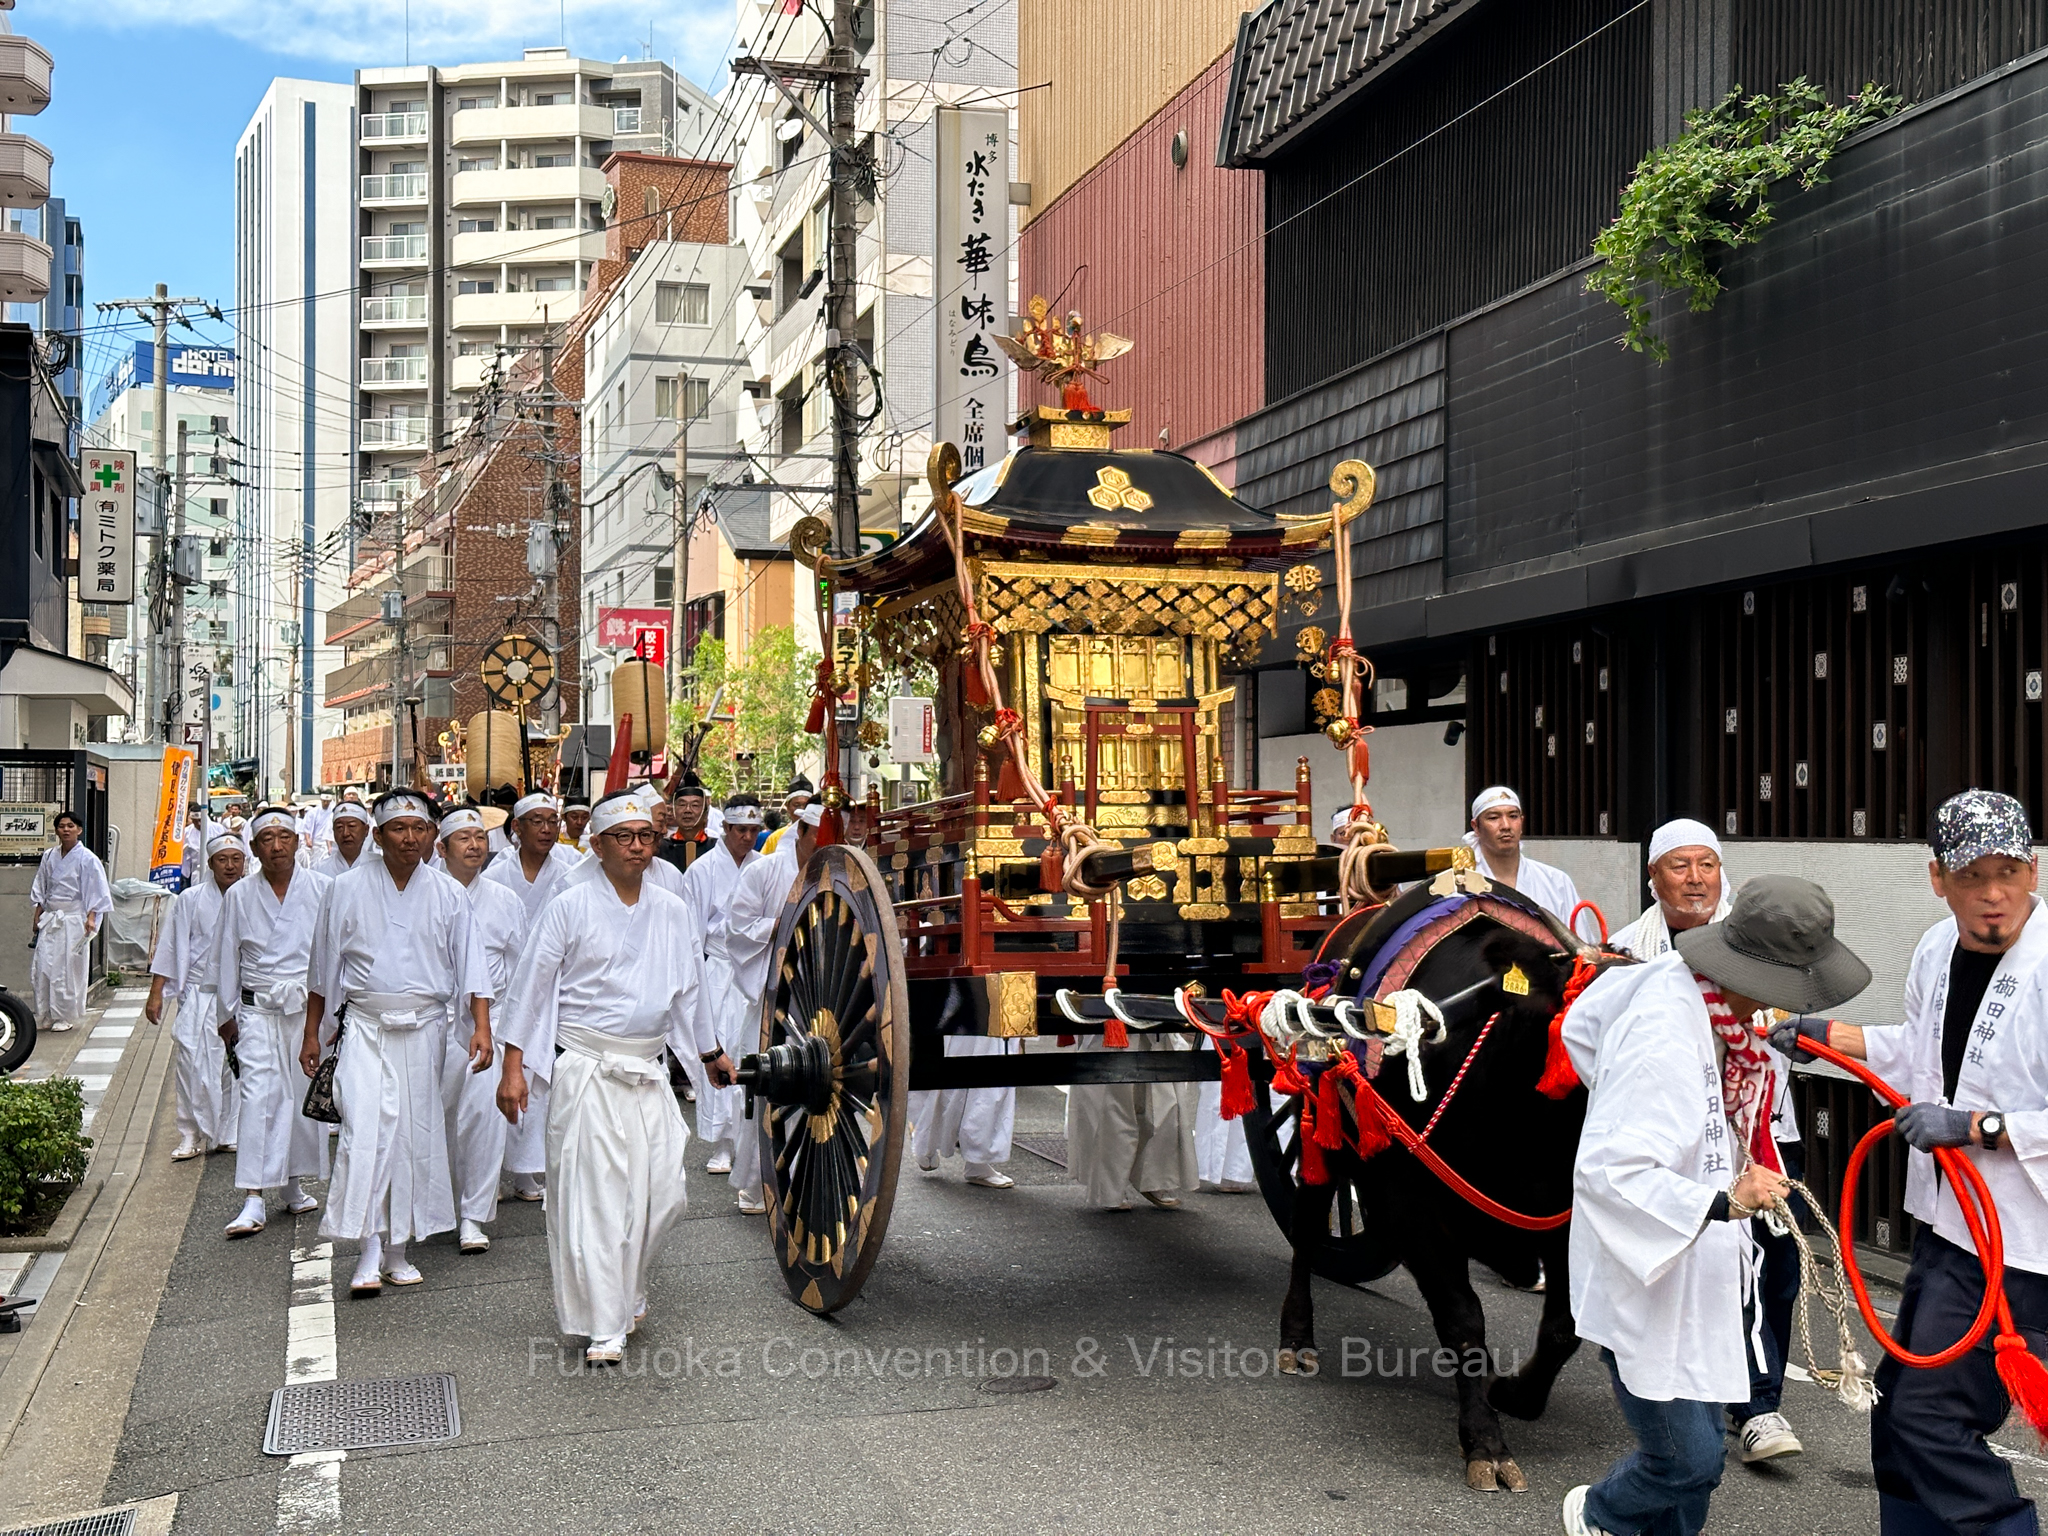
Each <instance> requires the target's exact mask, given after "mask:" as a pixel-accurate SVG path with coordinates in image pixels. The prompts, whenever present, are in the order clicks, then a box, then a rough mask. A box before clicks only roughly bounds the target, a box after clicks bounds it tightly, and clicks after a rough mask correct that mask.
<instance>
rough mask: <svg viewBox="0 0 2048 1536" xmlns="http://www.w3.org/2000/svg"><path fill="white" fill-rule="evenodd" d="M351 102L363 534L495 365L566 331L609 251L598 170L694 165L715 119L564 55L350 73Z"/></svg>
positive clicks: (404, 490)
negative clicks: (548, 333) (672, 159)
mask: <svg viewBox="0 0 2048 1536" xmlns="http://www.w3.org/2000/svg"><path fill="white" fill-rule="evenodd" d="M353 100H354V103H355V105H356V108H357V111H358V114H359V116H358V124H357V135H356V146H355V155H354V161H355V165H354V178H355V179H354V186H355V188H356V200H357V209H358V216H357V235H356V247H355V257H356V270H355V287H356V290H357V294H358V303H359V311H358V316H357V334H356V344H355V351H356V354H357V357H356V361H355V365H354V368H355V374H356V381H357V406H356V409H357V414H358V417H359V423H358V429H357V446H358V449H359V460H358V466H357V479H358V481H359V485H358V488H357V494H358V499H359V502H360V504H361V506H362V509H363V512H364V514H365V515H366V516H368V517H376V516H381V515H383V514H384V513H385V512H386V511H388V510H390V509H392V508H394V507H396V506H397V505H398V504H399V503H400V502H401V501H403V500H408V499H410V497H411V496H413V495H416V494H417V493H418V491H419V488H420V473H421V468H422V465H423V464H424V463H425V462H426V459H425V457H424V456H427V455H431V454H432V453H434V452H436V451H440V450H446V449H448V448H449V447H450V446H451V444H452V442H453V440H454V438H455V437H456V436H457V435H459V434H460V432H461V431H462V429H463V428H464V427H465V426H466V424H467V422H468V421H469V419H470V416H471V414H472V412H473V410H474V408H475V400H476V397H477V391H478V390H479V388H480V387H481V386H482V384H483V382H484V380H485V378H486V376H488V375H492V374H494V373H497V372H500V371H502V370H503V369H504V368H505V367H506V366H507V364H506V362H504V361H501V358H500V353H501V350H504V349H512V350H514V351H516V349H519V348H522V347H530V346H532V345H535V344H537V343H538V342H539V341H540V339H541V336H542V334H543V333H544V331H545V330H546V329H547V328H548V327H549V326H550V325H553V326H560V325H561V324H562V323H563V322H564V321H566V320H568V319H569V318H570V317H571V316H573V315H574V314H575V313H576V311H577V309H578V307H579V306H580V304H581V302H582V298H583V290H584V287H585V286H586V284H587V283H588V282H589V280H590V275H591V270H592V267H593V265H594V263H595V262H596V261H597V260H598V259H599V258H600V257H601V256H602V255H603V251H604V228H605V224H606V221H607V218H608V216H609V213H610V210H608V209H607V208H606V206H605V201H604V194H605V179H604V175H603V172H602V170H601V167H602V166H603V165H604V163H605V161H606V160H607V159H608V158H609V157H610V156H611V155H612V154H613V153H615V152H617V151H632V152H638V153H650V154H668V155H681V156H685V157H693V156H695V155H697V154H698V152H699V150H700V149H701V147H702V145H703V143H704V141H705V140H706V138H707V137H708V136H710V135H711V134H712V132H713V129H714V117H715V113H716V110H717V109H716V106H715V104H714V103H713V102H712V100H711V98H710V97H708V96H706V95H705V94H704V93H703V92H702V91H700V90H699V89H698V88H697V87H696V86H694V85H692V84H691V83H690V82H689V81H688V80H685V79H683V78H682V77H681V76H679V75H677V74H676V73H675V71H674V70H672V69H671V68H670V67H669V66H668V65H666V64H664V63H661V62H660V61H658V60H643V61H639V62H628V61H621V62H619V63H617V64H606V63H600V62H597V61H594V60H590V59H579V58H575V57H573V56H571V54H570V53H569V52H568V50H567V49H564V48H529V49H528V50H526V53H525V55H524V56H523V57H522V58H519V59H515V60H508V61H502V62H498V63H484V64H464V65H457V66H454V67H451V68H445V69H443V68H434V67H431V66H424V65H422V66H415V67H408V68H397V69H365V70H359V71H357V72H356V77H355V87H354V96H353Z"/></svg>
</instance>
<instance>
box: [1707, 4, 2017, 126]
mask: <svg viewBox="0 0 2048 1536" xmlns="http://www.w3.org/2000/svg"><path fill="white" fill-rule="evenodd" d="M1733 21H1734V28H1733V33H1734V58H1733V60H1732V65H1733V70H1734V78H1735V81H1736V83H1738V84H1739V85H1741V86H1742V87H1743V89H1744V90H1745V91H1760V90H1767V89H1770V88H1771V87H1774V86H1777V85H1779V84H1782V83H1783V82H1785V81H1788V80H1792V79H1795V78H1797V77H1798V76H1801V75H1804V76H1805V77H1806V78H1807V79H1809V80H1811V81H1812V82H1813V83H1814V84H1815V85H1818V86H1820V87H1821V88H1822V89H1823V90H1825V91H1826V92H1827V93H1828V97H1829V99H1830V100H1834V101H1839V100H1841V99H1842V98H1843V97H1844V96H1846V95H1847V94H1849V93H1850V92H1851V91H1856V90H1860V89H1861V88H1862V87H1863V86H1864V85H1865V84H1866V83H1871V82H1874V83H1876V84H1878V85H1881V86H1884V87H1885V88H1887V89H1889V90H1894V91H1897V92H1899V93H1900V94H1901V95H1903V96H1904V97H1905V98H1906V100H1908V101H1927V100H1930V99H1931V98H1933V97H1936V96H1939V95H1940V94H1941V93H1942V92H1943V91H1949V90H1954V89H1955V88H1956V87H1957V86H1959V85H1962V84H1963V83H1965V82H1966V81H1969V80H1974V79H1976V78H1977V76H1979V75H1982V74H1988V73H1989V72H1990V71H1992V70H1994V69H1996V68H1998V66H1999V65H2001V64H2007V63H2010V62H2011V61H2012V60H2014V59H2018V58H2023V57H2024V56H2025V55H2027V54H2029V53H2032V52H2033V51H2034V50H2035V49H2037V48H2041V47H2044V46H2048V0H1734V16H1733Z"/></svg>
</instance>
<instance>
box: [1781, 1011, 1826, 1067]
mask: <svg viewBox="0 0 2048 1536" xmlns="http://www.w3.org/2000/svg"><path fill="white" fill-rule="evenodd" d="M1802 1040H1818V1041H1819V1042H1820V1043H1821V1044H1822V1045H1826V1044H1827V1043H1828V1021H1827V1020H1826V1019H1820V1018H1815V1017H1813V1016H1812V1015H1811V1014H1801V1015H1800V1016H1799V1017H1797V1018H1792V1019H1787V1020H1786V1021H1785V1022H1784V1023H1782V1024H1773V1025H1772V1026H1771V1033H1770V1041H1771V1049H1772V1050H1774V1051H1776V1052H1777V1053H1778V1054H1779V1055H1780V1056H1789V1057H1791V1059H1792V1060H1793V1061H1794V1062H1795V1063H1797V1064H1799V1065H1802V1066H1803V1065H1804V1064H1805V1063H1807V1062H1809V1061H1812V1060H1813V1059H1814V1057H1813V1052H1811V1051H1808V1050H1803V1049H1801V1047H1800V1044H1799V1042H1800V1041H1802Z"/></svg>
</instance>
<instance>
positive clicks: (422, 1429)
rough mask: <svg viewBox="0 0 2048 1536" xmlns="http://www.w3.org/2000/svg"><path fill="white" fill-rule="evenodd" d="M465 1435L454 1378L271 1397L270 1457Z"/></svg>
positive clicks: (345, 1385) (308, 1387)
mask: <svg viewBox="0 0 2048 1536" xmlns="http://www.w3.org/2000/svg"><path fill="white" fill-rule="evenodd" d="M461 1433H462V1415H461V1413H460V1411H459V1410H458V1409H457V1408H456V1405H455V1378H454V1377H453V1376H446V1375H436V1376H393V1377H389V1378H386V1379H385V1380H381V1381H309V1382H305V1383H303V1384H301V1385H299V1386H295V1387H279V1388H278V1389H277V1390H276V1391H275V1392H273V1393H271V1394H270V1427H269V1428H268V1429H267V1430H265V1431H264V1434H263V1454H264V1455H266V1456H296V1455H298V1454H299V1453H300V1452H302V1451H367V1450H374V1449H376V1448H377V1447H378V1446H385V1445H437V1444H439V1443H441V1442H442V1441H444V1440H453V1439H455V1438H456V1437H457V1436H458V1435H460V1434H461Z"/></svg>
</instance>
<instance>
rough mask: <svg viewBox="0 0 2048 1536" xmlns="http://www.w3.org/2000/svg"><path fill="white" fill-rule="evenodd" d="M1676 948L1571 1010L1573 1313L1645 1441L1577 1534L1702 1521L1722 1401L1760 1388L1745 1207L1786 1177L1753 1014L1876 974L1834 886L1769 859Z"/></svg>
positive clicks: (1574, 1510)
mask: <svg viewBox="0 0 2048 1536" xmlns="http://www.w3.org/2000/svg"><path fill="white" fill-rule="evenodd" d="M1674 946H1675V947H1674V948H1673V950H1672V952H1671V953H1669V954H1666V955H1664V956H1662V957H1660V958H1659V959H1656V960H1652V961H1650V962H1649V963H1647V964H1645V965H1640V966H1628V967H1617V968H1615V969H1611V970H1609V971H1607V972H1606V973H1605V974H1604V975H1602V976H1601V977H1600V979H1599V980H1597V981H1595V982H1594V983H1593V984H1592V985H1591V986H1590V987H1588V988H1587V989H1586V990H1585V992H1584V993H1583V994H1582V995H1581V996H1580V998H1579V1000H1578V1002H1577V1003H1576V1004H1574V1005H1573V1007H1572V1009H1571V1011H1570V1012H1569V1013H1568V1014H1566V1015H1565V1022H1564V1042H1565V1047H1566V1049H1567V1050H1569V1051H1570V1052H1571V1058H1572V1066H1573V1067H1574V1068H1575V1069H1576V1070H1577V1072H1578V1074H1579V1081H1581V1082H1582V1083H1584V1084H1585V1085H1586V1087H1587V1090H1588V1099H1587V1103H1586V1122H1585V1129H1584V1130H1583V1131H1582V1132H1581V1133H1580V1136H1579V1151H1578V1157H1577V1160H1576V1163H1575V1166H1574V1168H1573V1171H1572V1227H1571V1266H1570V1267H1571V1287H1572V1315H1573V1317H1574V1318H1575V1319H1576V1320H1577V1323H1578V1330H1579V1337H1581V1338H1583V1339H1587V1340H1589V1341H1591V1342H1592V1343H1595V1344H1597V1345H1599V1346H1600V1358H1601V1360H1602V1361H1603V1362H1605V1364H1606V1366H1607V1369H1608V1374H1609V1375H1610V1376H1611V1377H1612V1379H1613V1386H1614V1396H1615V1401H1616V1402H1617V1403H1618V1404H1619V1405H1620V1407H1621V1412H1622V1417H1623V1418H1625V1419H1627V1420H1628V1424H1629V1427H1630V1428H1631V1429H1632V1430H1634V1431H1635V1434H1636V1440H1637V1446H1638V1448H1637V1449H1636V1450H1635V1451H1633V1452H1631V1453H1630V1454H1629V1455H1627V1456H1624V1457H1623V1458H1622V1459H1621V1460H1620V1461H1618V1462H1616V1463H1615V1464H1614V1466H1613V1467H1612V1469H1610V1470H1609V1472H1608V1474H1607V1476H1606V1477H1605V1478H1603V1479H1602V1480H1601V1481H1600V1482H1599V1483H1597V1484H1594V1485H1592V1486H1591V1487H1580V1488H1574V1489H1573V1490H1572V1491H1571V1492H1570V1493H1569V1494H1567V1495H1566V1496H1565V1501H1564V1528H1565V1530H1566V1532H1567V1533H1568V1536H1606V1533H1614V1536H1621V1533H1623V1532H1632V1531H1643V1530H1654V1531H1657V1532H1659V1533H1667V1532H1668V1533H1672V1536H1693V1533H1695V1532H1697V1531H1699V1530H1701V1529H1703V1528H1704V1527H1705V1525H1706V1520H1707V1507H1708V1503H1709V1501H1710V1500H1711V1499H1712V1497H1713V1493H1714V1489H1715V1487H1716V1486H1717V1485H1718V1484H1719V1483H1720V1481H1721V1463H1722V1459H1723V1456H1724V1454H1725V1448H1724V1443H1723V1431H1722V1406H1721V1405H1722V1404H1724V1403H1735V1402H1741V1401H1743V1400H1745V1399H1746V1398H1747V1397H1748V1396H1749V1395H1750V1365H1751V1361H1750V1356H1749V1350H1748V1347H1747V1342H1748V1341H1747V1337H1746V1334H1745V1330H1744V1328H1743V1319H1742V1282H1743V1274H1744V1271H1745V1269H1746V1268H1747V1267H1748V1265H1749V1263H1750V1253H1751V1246H1752V1245H1751V1242H1750V1237H1749V1231H1748V1226H1749V1218H1750V1217H1751V1216H1754V1215H1755V1214H1756V1213H1757V1212H1758V1211H1760V1210H1763V1209H1766V1208H1768V1207H1772V1206H1775V1205H1776V1204H1778V1203H1779V1202H1780V1201H1781V1200H1783V1199H1784V1197H1785V1194H1786V1192H1787V1189H1788V1187H1789V1186H1788V1184H1787V1182H1786V1179H1785V1175H1784V1171H1783V1168H1782V1167H1781V1165H1780V1162H1779V1156H1778V1148H1777V1143H1776V1142H1775V1141H1773V1140H1772V1137H1771V1108H1772V1097H1773V1085H1772V1078H1773V1073H1772V1068H1771V1062H1770V1056H1769V1053H1768V1051H1767V1050H1766V1049H1765V1048H1764V1046H1763V1044H1762V1042H1761V1041H1760V1040H1758V1038H1757V1037H1756V1035H1755V1033H1754V1031H1753V1029H1752V1028H1751V1024H1750V1021H1751V1019H1752V1018H1753V1016H1754V1015H1756V1014H1757V1013H1758V1012H1759V1011H1761V1010H1764V1009H1768V1008H1783V1009H1786V1010H1788V1011H1796V1012H1805V1011H1809V1010H1813V1009H1823V1008H1832V1007H1834V1006H1836V1005H1837V1004H1839V1003H1842V1002H1845V1001H1847V1000H1848V999H1849V998H1851V997H1854V996H1855V995H1856V994H1857V993H1858V992H1860V991H1862V990H1863V988H1864V987H1866V986H1868V985H1869V983H1870V970H1869V967H1867V966H1866V965H1864V963H1863V962H1862V961H1861V960H1859V959H1857V958H1856V956H1855V955H1853V954H1852V953H1850V951H1849V949H1848V947H1847V946H1846V945H1844V944H1843V943H1842V941H1841V940H1840V939H1838V938H1836V937H1835V908H1834V903H1833V902H1831V901H1830V900H1829V899H1828V894H1827V892H1825V891H1823V890H1822V889H1821V888H1820V887H1819V886H1817V885H1814V884H1812V883H1811V882H1809V881H1805V880H1794V879H1791V878H1788V877H1786V876H1783V875H1761V876H1758V877H1757V878H1755V879H1752V880H1750V881H1749V882H1748V883H1746V884H1745V885H1744V886H1743V887H1742V890H1741V892H1740V893H1739V894H1738V895H1737V896H1736V898H1735V901H1734V904H1733V905H1732V906H1731V907H1730V908H1729V911H1728V915H1727V917H1726V918H1725V919H1724V920H1723V921H1721V922H1719V923H1714V924H1711V925H1709V926H1706V927H1702V928H1691V929H1687V930H1686V931H1684V932H1682V933H1680V934H1678V935H1677V936H1676V938H1675V940H1674Z"/></svg>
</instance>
